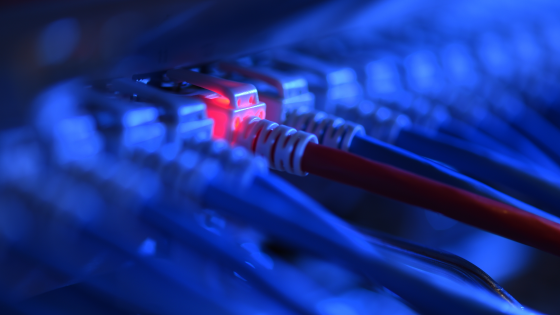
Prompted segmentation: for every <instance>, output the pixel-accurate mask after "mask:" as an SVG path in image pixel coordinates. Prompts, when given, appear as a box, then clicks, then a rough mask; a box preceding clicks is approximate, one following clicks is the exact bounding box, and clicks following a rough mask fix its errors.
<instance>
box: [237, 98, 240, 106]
mask: <svg viewBox="0 0 560 315" xmlns="http://www.w3.org/2000/svg"><path fill="white" fill-rule="evenodd" d="M237 107H241V99H240V98H238V99H237Z"/></svg>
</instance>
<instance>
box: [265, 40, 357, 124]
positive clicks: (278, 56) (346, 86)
mask: <svg viewBox="0 0 560 315" xmlns="http://www.w3.org/2000/svg"><path fill="white" fill-rule="evenodd" d="M274 62H275V64H276V65H277V67H278V68H279V69H281V70H285V71H288V72H290V73H292V74H295V75H298V76H301V77H303V78H305V80H307V82H308V84H309V90H310V91H311V92H313V93H314V94H315V98H316V99H315V108H316V109H318V110H322V111H325V112H327V113H334V111H335V110H336V108H337V106H346V107H352V106H355V105H356V104H357V103H358V102H359V101H360V100H361V99H362V98H363V89H362V86H361V85H360V83H359V82H358V80H357V75H356V72H355V71H354V69H352V68H349V67H339V66H335V65H333V64H330V63H328V62H324V61H322V60H319V59H317V58H314V57H311V56H307V55H304V54H300V53H296V52H293V51H288V50H278V51H275V52H274Z"/></svg>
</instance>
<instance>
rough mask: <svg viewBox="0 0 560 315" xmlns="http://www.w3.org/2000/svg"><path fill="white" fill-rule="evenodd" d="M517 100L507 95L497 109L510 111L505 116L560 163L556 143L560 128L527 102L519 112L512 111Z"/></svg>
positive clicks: (559, 149)
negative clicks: (527, 104)
mask: <svg viewBox="0 0 560 315" xmlns="http://www.w3.org/2000/svg"><path fill="white" fill-rule="evenodd" d="M517 102H519V101H518V100H514V99H513V98H509V97H507V98H506V99H505V100H503V101H502V100H501V101H500V103H501V104H499V105H498V106H499V108H496V110H499V111H507V112H508V113H504V116H505V117H507V119H508V121H509V122H510V123H511V124H512V125H513V126H514V127H515V128H516V129H517V130H519V131H520V132H521V133H523V134H524V135H525V136H526V137H528V138H529V139H531V140H532V141H533V143H535V144H536V145H538V146H539V147H540V148H541V150H543V151H544V152H546V153H547V154H548V155H549V156H551V157H553V158H554V159H555V161H557V163H560V147H559V146H558V145H557V144H556V142H557V141H558V139H560V129H558V128H557V127H556V126H554V124H552V123H551V122H550V121H549V120H547V119H546V118H545V117H543V116H542V115H541V114H539V113H538V112H537V111H536V110H534V109H532V108H530V107H528V106H526V105H525V104H522V105H521V108H519V111H518V112H515V113H514V112H510V108H512V107H516V106H515V105H514V104H512V103H517Z"/></svg>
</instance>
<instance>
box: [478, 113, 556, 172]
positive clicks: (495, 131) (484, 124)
mask: <svg viewBox="0 0 560 315" xmlns="http://www.w3.org/2000/svg"><path fill="white" fill-rule="evenodd" d="M476 127H477V128H478V129H480V130H481V131H483V132H485V133H486V134H488V135H491V136H493V137H494V138H496V139H497V140H499V141H500V142H502V143H504V144H506V145H508V146H509V147H511V148H512V149H514V150H517V151H519V152H521V153H523V154H525V155H526V156H527V157H528V158H531V159H532V160H533V161H535V162H536V163H537V164H539V165H540V166H542V167H543V168H547V169H551V170H554V171H559V170H560V168H559V166H558V165H559V164H558V163H557V160H555V159H554V158H553V157H552V156H550V155H549V154H547V153H546V152H545V151H543V150H542V149H541V148H539V146H537V145H536V144H535V143H534V142H533V141H532V140H531V139H529V138H528V137H527V136H525V135H524V134H523V133H521V132H519V131H518V130H517V129H515V128H514V127H513V126H511V125H510V124H509V123H508V122H507V121H505V120H504V119H502V118H501V117H498V116H496V115H494V114H492V113H491V112H490V111H488V112H487V113H486V114H485V115H484V118H483V119H482V120H480V121H479V122H478V124H477V125H476Z"/></svg>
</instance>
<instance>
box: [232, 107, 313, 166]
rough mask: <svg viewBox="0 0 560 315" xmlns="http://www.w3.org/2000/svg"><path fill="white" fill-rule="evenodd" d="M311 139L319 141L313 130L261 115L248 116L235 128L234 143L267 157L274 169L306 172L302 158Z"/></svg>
mask: <svg viewBox="0 0 560 315" xmlns="http://www.w3.org/2000/svg"><path fill="white" fill-rule="evenodd" d="M309 142H313V143H318V140H317V137H316V136H315V135H313V134H310V133H307V132H304V131H297V130H296V129H294V128H292V127H288V126H285V125H279V124H277V123H275V122H272V121H269V120H266V119H260V118H258V117H247V118H245V119H244V120H243V121H242V122H241V124H240V125H239V128H238V129H237V130H236V132H235V134H234V138H233V144H234V145H238V146H241V147H244V148H246V149H247V150H249V151H251V152H253V153H255V154H256V155H260V156H263V157H265V158H266V159H267V160H268V163H269V166H270V168H272V169H275V170H279V171H284V172H288V173H290V174H294V175H298V176H305V175H307V173H306V172H304V171H303V170H302V169H301V159H302V157H303V153H304V151H305V147H306V146H307V144H308V143H309Z"/></svg>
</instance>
